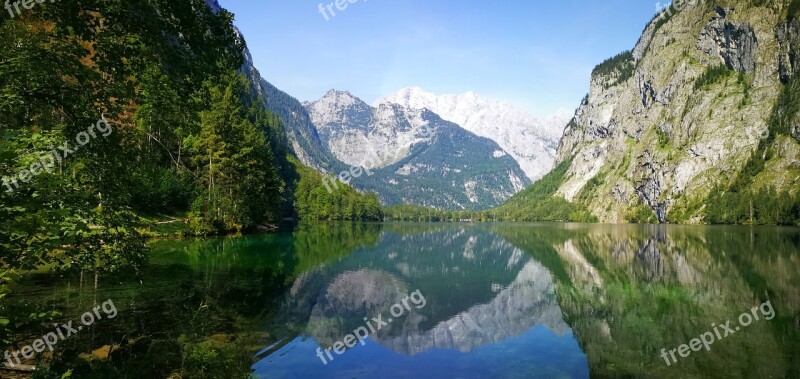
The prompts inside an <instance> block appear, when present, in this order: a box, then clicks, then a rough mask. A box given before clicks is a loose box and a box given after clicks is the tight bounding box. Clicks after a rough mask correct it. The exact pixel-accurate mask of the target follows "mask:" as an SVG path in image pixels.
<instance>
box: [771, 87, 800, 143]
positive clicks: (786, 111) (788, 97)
mask: <svg viewBox="0 0 800 379" xmlns="http://www.w3.org/2000/svg"><path fill="white" fill-rule="evenodd" d="M798 114H800V75H794V76H793V77H792V78H791V79H790V80H789V82H788V83H786V84H784V85H783V88H782V89H781V94H780V97H778V103H777V104H775V108H774V109H773V111H772V115H771V116H770V119H769V131H770V136H769V139H768V140H767V142H768V143H769V142H772V141H773V140H774V139H775V137H776V136H778V135H791V133H792V127H794V126H795V124H794V122H795V120H797V115H798Z"/></svg>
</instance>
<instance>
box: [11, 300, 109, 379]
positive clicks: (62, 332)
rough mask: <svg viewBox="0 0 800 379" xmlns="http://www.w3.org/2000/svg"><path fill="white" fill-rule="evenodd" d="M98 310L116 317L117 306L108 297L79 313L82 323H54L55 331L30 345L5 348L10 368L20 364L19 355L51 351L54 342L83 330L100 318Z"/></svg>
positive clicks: (26, 356)
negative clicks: (76, 324)
mask: <svg viewBox="0 0 800 379" xmlns="http://www.w3.org/2000/svg"><path fill="white" fill-rule="evenodd" d="M100 310H102V311H103V313H104V314H105V316H106V318H108V319H112V318H114V317H117V307H116V306H114V302H113V301H111V300H110V299H109V300H106V301H105V302H103V304H102V305H97V306H95V307H94V308H92V310H91V311H87V312H86V313H84V314H83V315H81V317H80V322H81V324H83V325H78V326H72V323H73V321H70V322H68V323H66V324H62V325H61V326H58V324H55V326H56V331H55V332H50V333H47V334H45V335H43V336H42V338H39V339H37V340H35V341H33V343H32V344H30V345H25V346H23V347H22V348H21V349H19V350H17V351H11V350H6V352H5V359H6V360H7V361H8V365H9V366H10V367H11V368H14V367H15V366H16V365H18V364H22V362H21V361H20V358H19V356H20V355H22V357H23V358H26V359H30V358H33V355H34V354H35V353H41V352H43V351H45V350H50V351H53V348H54V347H55V346H56V344H58V342H60V341H63V340H65V339H67V338H69V337H70V336H72V335H74V334H78V332H79V331H81V330H83V327H84V326H91V325H92V324H94V322H95V321H99V320H102V319H103V315H101V314H100ZM12 358H13V359H12ZM14 360H16V362H17V363H16V364H15V363H14Z"/></svg>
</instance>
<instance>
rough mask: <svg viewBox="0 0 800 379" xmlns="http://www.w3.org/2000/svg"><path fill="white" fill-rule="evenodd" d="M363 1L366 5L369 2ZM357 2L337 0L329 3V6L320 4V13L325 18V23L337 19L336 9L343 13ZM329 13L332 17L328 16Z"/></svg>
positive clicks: (354, 0)
mask: <svg viewBox="0 0 800 379" xmlns="http://www.w3.org/2000/svg"><path fill="white" fill-rule="evenodd" d="M362 1H364V2H365V3H366V2H367V0H362ZM357 2H358V0H336V1H334V2H332V3H329V4H328V5H327V6H326V5H323V4H322V3H319V13H320V14H322V17H325V21H330V20H331V18H334V17H336V11H334V10H333V8H334V7H336V9H338V10H339V11H342V12H343V11H344V10H345V9H347V7H348V6H349V5H350V4H355V3H357ZM328 13H330V16H328Z"/></svg>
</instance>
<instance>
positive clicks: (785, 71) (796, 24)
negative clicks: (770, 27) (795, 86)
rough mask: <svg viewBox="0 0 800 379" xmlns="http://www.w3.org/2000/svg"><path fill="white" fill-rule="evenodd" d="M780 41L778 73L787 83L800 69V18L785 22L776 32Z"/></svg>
mask: <svg viewBox="0 0 800 379" xmlns="http://www.w3.org/2000/svg"><path fill="white" fill-rule="evenodd" d="M775 37H776V38H777V39H778V48H779V55H778V73H779V74H780V78H781V82H783V83H786V82H788V81H789V79H791V77H792V76H793V75H794V74H795V73H796V72H797V71H798V69H799V68H800V61H798V59H800V18H796V19H794V20H792V21H787V22H784V23H782V24H780V25H778V27H777V28H776V30H775Z"/></svg>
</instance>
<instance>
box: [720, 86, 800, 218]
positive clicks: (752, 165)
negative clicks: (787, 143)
mask: <svg viewBox="0 0 800 379" xmlns="http://www.w3.org/2000/svg"><path fill="white" fill-rule="evenodd" d="M798 92H800V80H798V79H797V77H796V76H795V77H794V78H792V80H790V81H789V82H788V83H786V84H785V85H784V86H783V89H782V91H781V95H780V97H779V98H778V102H777V103H776V104H775V107H774V109H773V111H772V115H771V116H770V119H769V132H770V133H769V136H768V137H767V138H765V139H762V140H761V141H760V142H759V145H758V148H757V149H756V151H755V152H753V155H752V156H751V157H750V159H748V161H747V163H745V165H744V167H743V168H742V170H741V171H740V172H739V173H738V175H737V176H736V177H735V178H734V180H733V181H732V182H731V183H730V185H728V186H727V187H725V186H721V185H720V186H717V187H715V188H714V189H712V190H711V192H710V194H709V196H708V199H707V200H706V209H705V220H706V222H709V223H714V224H765V225H800V192H798V191H797V190H794V191H790V190H788V189H786V190H782V191H778V190H777V189H776V188H775V187H774V186H758V185H757V184H758V183H755V182H754V179H755V178H756V177H757V176H758V175H759V174H761V173H762V172H763V171H764V169H765V168H766V166H767V164H768V162H769V161H770V160H771V159H772V157H773V154H774V150H775V148H774V143H775V138H776V137H777V136H779V135H789V134H791V127H792V121H793V120H794V119H795V118H796V117H797V114H798V112H800V94H798Z"/></svg>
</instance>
